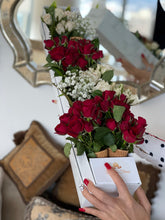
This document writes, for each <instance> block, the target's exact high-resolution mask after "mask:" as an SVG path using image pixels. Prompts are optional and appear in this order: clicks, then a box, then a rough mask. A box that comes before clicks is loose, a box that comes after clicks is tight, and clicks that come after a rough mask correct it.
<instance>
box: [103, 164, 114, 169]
mask: <svg viewBox="0 0 165 220" xmlns="http://www.w3.org/2000/svg"><path fill="white" fill-rule="evenodd" d="M104 166H105V167H106V168H107V170H110V169H111V168H112V167H111V165H110V164H109V163H105V164H104Z"/></svg>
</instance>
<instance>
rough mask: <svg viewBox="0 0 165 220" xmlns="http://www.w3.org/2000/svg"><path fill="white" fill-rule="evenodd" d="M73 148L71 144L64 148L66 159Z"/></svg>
mask: <svg viewBox="0 0 165 220" xmlns="http://www.w3.org/2000/svg"><path fill="white" fill-rule="evenodd" d="M71 148H72V145H71V144H70V143H66V144H65V146H64V154H65V156H66V157H69V154H70V150H71Z"/></svg>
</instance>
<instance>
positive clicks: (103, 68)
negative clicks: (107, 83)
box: [100, 64, 113, 74]
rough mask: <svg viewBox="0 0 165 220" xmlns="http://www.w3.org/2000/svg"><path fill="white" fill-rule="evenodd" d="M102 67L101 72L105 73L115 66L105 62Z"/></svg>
mask: <svg viewBox="0 0 165 220" xmlns="http://www.w3.org/2000/svg"><path fill="white" fill-rule="evenodd" d="M100 68H101V73H102V74H103V73H105V72H106V71H108V70H113V67H112V66H110V65H109V64H104V65H100Z"/></svg>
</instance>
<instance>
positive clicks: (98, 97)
mask: <svg viewBox="0 0 165 220" xmlns="http://www.w3.org/2000/svg"><path fill="white" fill-rule="evenodd" d="M102 101H103V99H102V97H101V96H95V97H94V103H95V104H96V105H97V104H100V102H102Z"/></svg>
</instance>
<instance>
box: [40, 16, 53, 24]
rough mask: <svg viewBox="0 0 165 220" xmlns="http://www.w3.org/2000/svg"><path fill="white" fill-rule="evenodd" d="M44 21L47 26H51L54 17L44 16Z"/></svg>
mask: <svg viewBox="0 0 165 220" xmlns="http://www.w3.org/2000/svg"><path fill="white" fill-rule="evenodd" d="M42 20H43V21H44V22H45V24H47V25H51V23H52V17H51V15H50V14H48V13H47V14H44V15H43V16H42Z"/></svg>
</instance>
